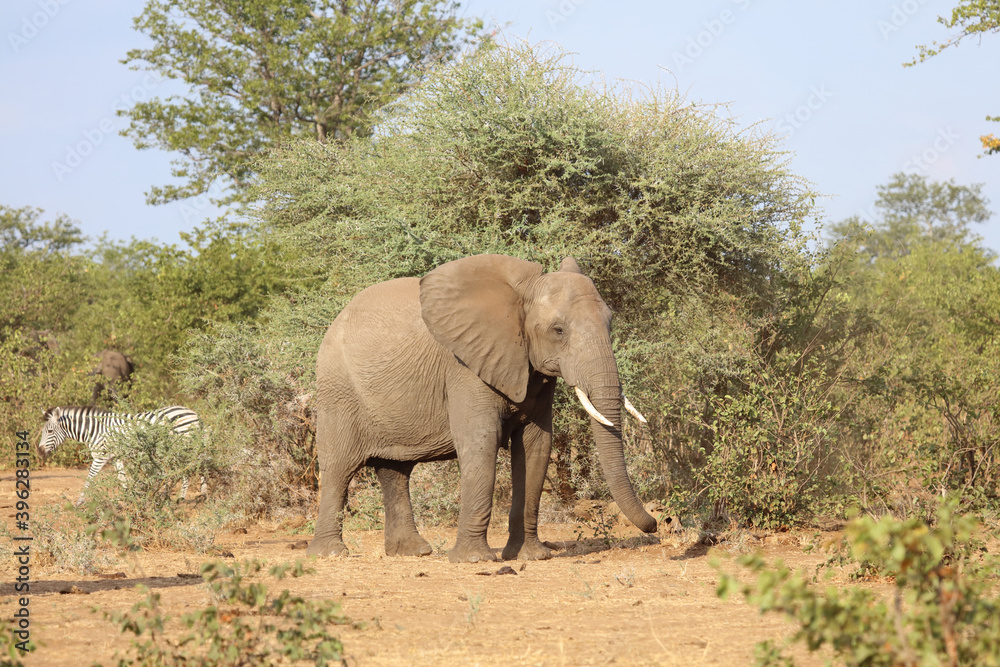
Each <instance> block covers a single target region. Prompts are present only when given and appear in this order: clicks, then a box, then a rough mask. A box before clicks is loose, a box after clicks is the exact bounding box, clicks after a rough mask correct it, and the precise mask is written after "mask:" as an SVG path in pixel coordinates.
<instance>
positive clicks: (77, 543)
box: [0, 507, 115, 575]
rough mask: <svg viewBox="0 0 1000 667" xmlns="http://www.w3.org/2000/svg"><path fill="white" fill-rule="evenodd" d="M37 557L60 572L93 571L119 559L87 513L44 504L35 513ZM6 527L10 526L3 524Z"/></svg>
mask: <svg viewBox="0 0 1000 667" xmlns="http://www.w3.org/2000/svg"><path fill="white" fill-rule="evenodd" d="M32 518H33V524H32V528H33V529H34V541H33V544H32V547H31V549H32V553H33V554H34V556H33V558H35V559H36V562H37V563H39V564H40V565H46V566H48V567H51V568H52V569H53V570H54V571H56V572H73V573H76V574H83V575H92V574H96V573H98V572H101V571H103V570H105V569H107V568H108V567H111V566H112V565H113V564H114V563H115V559H114V557H113V555H112V554H111V553H109V552H108V550H107V549H104V548H102V545H101V543H100V542H99V541H98V540H97V539H95V537H94V531H93V530H92V528H91V526H90V525H89V522H88V521H87V520H86V518H85V517H82V516H80V514H79V512H77V511H76V510H75V509H73V508H71V507H68V508H60V507H42V508H39V510H38V511H37V512H35V513H34V515H33V517H32ZM0 531H6V528H5V527H3V528H0Z"/></svg>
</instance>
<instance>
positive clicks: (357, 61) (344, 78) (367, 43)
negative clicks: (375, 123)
mask: <svg viewBox="0 0 1000 667" xmlns="http://www.w3.org/2000/svg"><path fill="white" fill-rule="evenodd" d="M456 12H457V5H456V4H455V3H452V2H451V1H450V0H433V1H431V2H419V1H418V0H392V1H386V0H351V1H350V2H332V1H331V0H296V1H295V2H283V3H274V2H269V1H266V0H253V1H251V2H222V3H218V2H210V1H208V0H150V1H149V2H147V4H146V6H145V9H144V10H143V12H142V14H140V15H139V16H138V17H136V19H135V21H134V23H135V28H136V29H137V30H139V31H140V32H142V33H143V34H144V35H146V36H147V37H148V38H149V39H151V40H152V41H153V46H152V47H151V48H148V49H133V50H131V51H129V53H128V55H127V57H126V58H125V60H124V61H123V62H125V63H127V64H131V65H132V66H133V67H134V68H135V69H148V70H151V71H153V72H155V73H156V74H157V75H158V76H159V77H161V80H162V79H172V80H176V81H179V82H182V83H183V84H184V85H185V88H186V89H187V90H186V91H185V94H184V95H174V96H170V97H166V98H165V99H161V98H154V99H151V100H147V101H143V102H138V103H137V104H136V105H135V106H134V107H132V108H131V109H128V110H123V111H121V112H120V113H121V115H125V116H128V118H129V119H130V121H131V124H130V126H129V128H128V129H127V130H126V131H125V133H126V134H127V135H129V136H131V137H132V138H133V140H134V141H135V144H136V147H137V148H140V149H144V148H150V147H158V148H162V149H165V150H170V151H179V152H180V154H181V156H182V157H181V158H180V159H178V160H176V161H175V162H174V169H173V175H174V176H175V177H177V178H180V179H183V181H185V182H183V183H182V184H180V185H166V186H161V187H154V188H153V189H152V191H151V192H150V193H149V196H148V198H149V200H150V202H153V203H162V202H166V201H171V200H175V199H181V198H184V197H191V196H194V195H198V194H201V193H204V192H210V188H211V187H212V185H213V184H214V183H216V182H218V180H219V179H224V185H223V187H227V188H229V190H230V191H229V193H228V194H227V195H226V196H225V197H220V196H216V198H217V199H218V200H220V201H224V202H230V201H242V200H244V198H245V197H244V196H245V192H244V191H245V187H246V185H247V181H248V179H249V178H250V177H251V175H252V173H253V167H252V162H253V160H254V159H255V158H256V157H258V156H259V155H261V154H262V153H263V152H265V151H266V150H267V149H268V148H271V147H274V146H278V145H281V144H282V143H284V142H286V141H287V140H289V139H290V138H292V137H296V136H303V135H306V136H314V137H316V138H317V139H318V140H319V141H325V140H327V139H343V138H346V137H348V136H351V135H353V134H362V135H367V134H369V133H370V131H371V126H372V121H371V118H372V114H373V112H374V111H375V110H377V109H378V108H379V107H381V106H382V105H384V104H386V103H387V102H389V101H391V100H392V99H394V98H395V97H396V96H398V95H399V94H401V93H403V92H404V91H406V90H407V89H408V88H409V87H410V86H412V85H413V83H415V82H416V81H419V80H420V78H421V76H422V74H423V68H424V67H426V66H427V65H430V64H432V63H436V62H442V61H447V60H448V59H450V58H452V57H454V55H455V54H456V53H457V50H458V49H459V47H460V46H461V44H462V43H463V41H465V40H466V39H474V38H475V37H476V35H477V33H478V30H479V28H480V24H479V23H478V22H476V21H470V20H466V19H462V18H458V17H457V15H456Z"/></svg>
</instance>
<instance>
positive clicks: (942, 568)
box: [718, 502, 1000, 667]
mask: <svg viewBox="0 0 1000 667" xmlns="http://www.w3.org/2000/svg"><path fill="white" fill-rule="evenodd" d="M978 528H979V524H978V521H977V520H976V519H975V518H973V517H970V516H959V515H957V514H956V513H955V503H954V502H946V503H943V504H942V505H941V507H940V508H939V509H938V512H937V522H936V524H935V525H933V526H928V525H927V524H926V523H924V522H923V521H921V520H919V519H908V520H905V521H898V520H895V519H892V518H890V517H885V518H883V519H881V520H879V521H875V520H873V519H871V518H870V517H864V518H860V519H856V520H854V521H853V522H851V523H850V524H848V526H847V528H846V529H845V534H846V538H847V545H848V549H849V553H850V556H851V558H852V559H853V560H854V561H856V562H858V563H868V565H866V567H867V568H874V569H875V571H877V572H879V573H881V575H882V576H884V577H886V578H887V579H888V580H891V581H893V582H894V584H895V586H894V591H893V593H892V595H891V596H890V599H888V600H886V599H883V597H882V596H880V595H879V594H878V593H876V592H875V591H873V590H871V589H868V588H860V587H850V588H847V589H846V590H845V589H842V588H838V587H836V586H833V585H832V584H831V585H828V586H827V587H826V589H825V590H823V591H819V590H817V588H816V586H815V585H814V584H815V581H814V579H813V578H811V577H808V576H806V575H805V573H803V572H792V571H791V570H790V569H788V568H787V567H785V566H784V565H783V564H782V563H780V562H776V563H775V564H773V565H769V564H767V563H765V562H764V560H763V559H762V558H761V556H760V555H759V554H752V555H747V556H743V557H741V558H740V559H739V560H738V562H739V563H740V564H741V565H743V566H745V567H747V568H749V569H750V571H751V572H753V573H755V574H756V575H757V581H756V583H754V584H749V585H741V584H740V583H739V582H738V581H737V580H736V579H735V578H734V577H732V576H730V575H727V574H722V575H721V576H720V579H719V586H718V594H719V596H720V597H723V598H725V597H727V596H728V595H729V594H730V593H731V592H733V591H740V592H742V594H743V595H744V597H745V598H746V599H747V600H748V601H749V602H751V603H752V604H756V605H757V606H758V607H760V609H761V611H762V612H764V611H777V612H782V613H784V614H786V615H787V616H789V617H790V618H792V619H794V620H795V621H797V622H798V623H799V629H798V630H797V631H796V632H795V634H794V635H793V636H792V637H791V639H790V640H789V641H790V642H804V643H805V645H806V646H807V648H808V649H809V650H810V651H816V650H818V649H820V648H821V647H824V646H828V647H830V648H831V649H832V650H833V653H834V655H835V656H836V657H837V659H838V660H840V661H843V662H844V663H845V664H848V665H870V666H873V667H876V666H881V665H885V666H886V667H889V666H895V665H1000V598H998V597H997V593H996V585H997V575H998V572H1000V557H997V556H995V555H991V554H988V553H986V552H985V549H984V548H983V546H982V543H981V542H980V541H979V539H978V538H977V537H976V535H977V532H978ZM758 664H767V665H774V664H784V665H789V664H792V662H791V660H790V659H789V658H787V657H785V656H784V655H783V653H782V651H781V649H780V648H779V647H777V646H775V645H773V644H770V643H767V644H764V645H760V646H759V647H758Z"/></svg>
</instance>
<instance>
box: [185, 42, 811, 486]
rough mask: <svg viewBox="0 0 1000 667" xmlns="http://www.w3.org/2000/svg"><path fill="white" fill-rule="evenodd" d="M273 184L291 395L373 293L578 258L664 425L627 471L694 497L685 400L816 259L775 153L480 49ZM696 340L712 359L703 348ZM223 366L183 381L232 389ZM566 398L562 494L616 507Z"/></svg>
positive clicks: (262, 217) (267, 196) (277, 313)
mask: <svg viewBox="0 0 1000 667" xmlns="http://www.w3.org/2000/svg"><path fill="white" fill-rule="evenodd" d="M259 174H260V176H259V179H258V182H257V184H256V190H255V192H254V197H255V198H256V199H258V200H260V201H261V202H262V207H261V208H260V209H259V210H258V211H256V212H254V216H255V222H256V224H257V228H258V230H259V232H260V233H261V234H262V235H263V236H264V237H265V238H266V239H268V241H269V242H271V243H274V244H276V245H278V246H280V247H282V248H283V249H284V256H286V257H289V258H294V259H291V260H290V261H293V262H295V263H296V264H295V267H294V268H293V269H292V273H294V274H295V275H296V276H297V280H296V283H295V288H294V289H293V290H291V291H290V292H288V293H287V294H286V295H285V296H283V297H282V298H279V299H276V300H275V301H274V302H273V303H272V305H271V306H270V307H269V308H268V310H267V313H268V321H267V322H266V323H263V324H262V325H261V327H260V330H259V332H258V334H257V335H258V336H259V337H260V343H259V345H261V346H262V347H267V348H268V349H269V350H271V351H272V355H271V356H270V357H268V359H275V362H274V366H272V367H271V368H272V370H273V371H285V376H286V377H287V378H289V380H290V382H291V383H292V384H293V385H294V386H295V387H296V389H295V391H300V392H303V393H309V392H310V391H311V387H312V385H313V382H314V379H313V370H312V368H311V364H312V363H313V361H314V360H315V355H316V351H317V349H318V346H319V342H320V340H321V338H322V335H323V332H324V331H325V329H326V327H327V326H328V325H329V322H330V321H331V320H332V319H333V318H334V317H335V315H336V314H337V312H338V311H339V310H340V308H342V307H343V305H344V304H345V303H347V301H348V300H349V299H350V298H352V297H353V296H354V295H355V294H356V293H358V292H359V291H361V290H362V289H363V288H365V287H367V286H369V285H371V284H373V283H377V282H380V281H383V280H388V279H392V278H397V277H402V276H419V275H423V274H425V273H426V272H427V271H429V270H431V269H432V268H434V267H435V266H437V265H439V264H441V263H443V262H446V261H449V260H452V259H456V258H458V257H462V256H466V255H470V254H475V253H483V252H495V253H502V254H507V255H513V256H518V257H522V258H525V259H530V260H534V261H538V262H540V263H541V264H543V265H545V266H546V267H547V268H549V269H554V268H555V267H557V266H558V265H559V262H560V261H561V260H562V258H563V257H564V256H567V255H573V256H575V257H577V258H578V259H579V260H580V262H581V265H582V266H583V268H584V271H585V272H586V273H587V274H588V275H589V276H590V277H591V278H593V280H594V282H595V283H596V285H597V287H598V289H599V290H600V292H601V294H602V295H603V296H604V298H605V300H606V301H607V302H608V304H609V305H610V306H611V308H612V309H613V310H614V312H615V324H614V330H615V351H616V354H617V356H618V359H619V365H620V368H621V371H622V379H623V382H624V384H625V387H626V391H627V392H628V393H629V395H630V397H631V398H632V400H633V402H634V403H636V405H637V406H638V407H639V408H640V409H641V410H642V411H643V412H645V413H646V416H647V417H649V418H650V419H651V429H650V433H649V436H650V438H649V440H648V443H647V441H645V440H644V441H643V443H644V444H643V447H644V451H643V453H641V454H640V455H641V456H643V457H645V458H644V460H645V461H646V462H647V463H648V464H649V468H648V469H646V470H641V469H636V468H635V466H634V465H633V463H632V462H630V470H634V471H635V472H636V475H637V480H638V482H639V486H640V487H641V488H642V489H643V490H644V492H648V493H650V494H655V495H664V494H666V493H668V492H670V490H671V488H672V485H674V484H686V485H688V486H687V487H686V488H687V489H689V490H690V486H691V485H694V484H697V483H698V482H697V481H696V480H694V478H693V475H692V474H690V473H691V471H693V470H694V469H695V468H696V467H697V463H698V461H697V460H695V459H696V458H697V456H702V458H703V454H702V455H694V458H692V459H691V460H690V461H688V457H687V454H685V466H682V467H684V468H685V472H684V473H682V474H679V475H677V476H675V477H672V476H671V474H670V473H669V472H668V471H669V470H670V469H671V468H673V467H674V466H672V465H671V463H672V462H669V461H668V460H666V459H667V458H668V457H667V456H664V457H660V456H659V454H660V453H661V452H662V451H664V450H670V451H672V452H674V454H676V452H677V451H678V450H677V448H673V449H671V447H670V444H669V443H670V442H671V441H672V442H674V443H676V442H677V441H678V440H683V441H684V443H683V444H682V448H685V447H687V448H689V450H690V451H691V452H696V451H703V449H702V447H701V446H702V444H703V443H701V442H700V440H701V439H702V438H705V439H707V440H708V441H709V442H707V443H705V444H709V445H710V444H711V443H710V440H711V437H712V435H711V431H710V429H708V428H707V426H706V425H705V424H702V425H700V426H696V427H691V426H690V424H689V423H688V422H684V421H680V422H679V421H677V420H675V419H674V415H675V414H677V413H678V412H679V411H680V407H679V406H684V407H685V409H686V405H687V404H688V403H692V404H695V403H698V402H704V401H703V399H704V398H705V396H706V392H707V393H708V394H711V393H712V392H713V388H714V387H715V385H716V384H718V383H719V382H721V383H731V382H733V376H734V373H738V372H739V368H738V364H737V363H736V362H737V361H738V360H737V359H736V357H737V356H738V355H736V354H734V353H733V352H732V351H731V349H732V348H731V347H730V348H729V349H727V345H728V340H729V339H732V338H733V337H735V336H737V335H738V334H739V332H740V331H741V330H742V329H741V328H742V327H744V326H745V322H746V321H748V320H753V319H754V318H756V317H759V316H761V315H768V316H772V315H773V313H772V312H771V310H772V309H773V308H774V303H775V302H776V300H777V299H778V298H779V295H780V293H779V291H778V286H779V285H782V284H783V283H784V282H785V281H786V280H788V279H790V276H792V275H793V273H794V272H796V271H799V272H800V271H802V270H804V269H805V268H807V265H808V261H807V257H806V256H805V254H804V248H805V242H806V239H805V237H804V235H803V234H802V233H801V227H802V224H803V223H804V221H805V218H806V217H807V216H808V215H809V213H810V211H811V205H812V197H813V195H812V193H811V192H810V189H809V187H808V186H807V185H806V184H804V183H803V182H801V181H800V180H799V179H797V178H795V177H794V176H793V175H792V174H790V173H789V172H788V170H787V168H786V165H785V162H784V158H783V157H782V156H781V154H780V153H779V152H778V151H777V150H776V147H775V145H774V144H773V143H772V141H771V140H770V139H768V138H765V137H761V136H759V135H757V134H754V133H741V132H740V131H739V130H738V129H737V127H736V125H735V123H733V122H731V121H730V120H728V119H726V118H723V117H722V116H721V115H717V114H716V113H714V110H713V109H710V108H707V107H699V106H698V105H694V104H691V103H689V102H687V101H685V100H684V99H682V98H681V97H680V96H678V95H677V94H676V93H675V92H673V91H669V90H664V89H660V88H654V89H643V90H634V89H627V88H625V87H621V88H609V87H606V86H603V85H601V84H599V83H594V82H593V80H592V79H589V78H588V77H587V75H586V74H585V73H583V72H581V71H580V70H578V69H577V68H575V67H574V66H573V65H572V64H571V63H570V62H569V58H568V56H567V55H566V54H565V53H563V52H561V51H559V50H558V49H556V48H552V49H544V48H533V47H529V46H524V45H520V44H517V45H500V46H486V47H484V48H482V49H480V50H478V51H477V52H476V53H474V54H470V55H469V56H468V57H466V58H465V59H463V60H462V62H460V63H457V64H454V65H449V66H447V67H442V68H440V69H438V70H436V71H435V72H433V73H431V74H430V75H429V77H428V79H427V80H426V82H425V83H423V84H422V85H420V86H418V87H416V88H415V89H414V90H413V91H411V92H410V93H409V94H407V95H406V96H404V97H402V98H400V100H399V101H398V102H396V103H394V104H393V105H391V106H390V107H389V108H387V109H386V110H385V111H384V113H383V115H382V116H381V119H380V123H379V124H378V126H377V130H376V132H375V134H374V136H373V137H371V138H363V137H355V138H353V139H351V140H350V141H347V142H345V143H342V144H341V143H319V142H314V141H299V142H290V143H288V144H287V145H285V146H283V147H282V149H281V150H279V151H277V152H276V153H274V154H273V155H271V156H269V157H267V158H265V159H264V160H263V162H262V164H261V165H260V169H259ZM719 313H726V316H724V317H720V315H719ZM685 327H692V328H694V329H695V330H694V331H693V333H694V334H695V336H694V337H688V336H687V335H686V334H687V333H688V332H687V331H684V328H685ZM224 335H225V334H224ZM696 340H697V341H698V342H701V341H708V342H709V343H710V347H711V348H712V352H711V353H710V354H705V353H704V350H702V353H701V354H695V349H696V348H698V342H695V341H696ZM279 347H281V348H284V350H294V354H292V355H289V354H287V353H286V352H285V351H284V350H282V349H278V348H279ZM688 351H691V352H692V354H691V355H690V356H685V353H686V352H688ZM716 353H717V354H716ZM678 357H682V358H678ZM223 358H224V357H223V356H221V355H218V356H217V357H216V358H210V359H207V363H197V364H195V365H193V366H192V368H191V371H190V373H189V374H191V375H193V374H195V373H198V374H201V375H202V376H204V375H205V374H204V373H203V371H202V369H204V368H208V369H210V370H211V371H212V372H213V373H216V374H219V375H223V374H225V373H226V372H227V367H226V366H225V365H224V364H223V363H222V360H223ZM306 360H307V361H308V362H309V364H310V367H307V368H306V369H304V370H302V371H301V372H300V371H299V370H298V368H299V367H300V366H301V364H303V362H304V361H306ZM709 376H715V377H717V378H718V380H717V381H716V380H713V379H711V378H710V377H709ZM692 393H696V394H697V396H693V397H692ZM725 393H727V392H725V391H722V393H721V394H720V395H724V394H725ZM239 400H244V399H239ZM557 400H558V405H557V408H556V424H555V432H556V434H557V439H556V447H557V451H558V452H559V453H560V457H561V460H560V465H561V466H562V468H561V470H560V473H559V475H558V478H559V479H560V487H561V490H560V496H562V497H564V498H566V499H569V496H571V495H574V494H584V495H589V496H603V495H606V494H607V489H606V487H605V486H604V482H603V480H602V479H601V476H600V475H599V474H595V472H596V471H597V470H599V465H597V464H596V462H595V459H594V452H593V449H592V447H591V445H590V438H591V434H590V428H589V421H588V420H587V418H586V416H585V414H584V413H583V412H582V410H581V409H580V408H579V406H578V404H577V403H576V402H575V401H567V400H566V398H565V396H563V395H562V392H560V397H559V398H558V399H557ZM699 416H700V415H699ZM691 437H693V438H694V441H695V442H694V446H691V445H692V443H691V442H690V438H691ZM272 438H273V439H280V440H293V439H294V437H292V433H291V432H289V431H284V432H280V433H275V435H274V436H272ZM661 448H662V449H661ZM627 455H628V456H629V457H633V456H635V455H636V453H634V452H632V451H629V452H628V453H627Z"/></svg>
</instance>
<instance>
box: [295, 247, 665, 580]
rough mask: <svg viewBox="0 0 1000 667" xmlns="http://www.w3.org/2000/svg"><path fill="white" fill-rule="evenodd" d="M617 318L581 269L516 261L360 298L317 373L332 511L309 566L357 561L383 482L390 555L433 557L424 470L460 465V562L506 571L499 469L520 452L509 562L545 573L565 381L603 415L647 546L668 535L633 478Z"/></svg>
mask: <svg viewBox="0 0 1000 667" xmlns="http://www.w3.org/2000/svg"><path fill="white" fill-rule="evenodd" d="M610 327H611V310H610V309H609V308H608V306H607V305H606V304H605V303H604V301H603V300H602V299H601V296H600V294H598V292H597V289H596V288H595V287H594V284H593V282H591V280H590V279H589V278H587V277H586V276H584V275H583V274H582V272H581V271H580V267H579V266H578V265H577V263H576V261H575V260H574V259H572V258H566V259H564V260H563V262H562V265H561V267H560V269H559V271H555V272H552V273H544V272H543V268H542V266H541V265H539V264H536V263H533V262H527V261H524V260H521V259H516V258H513V257H505V256H502V255H476V256H473V257H466V258H464V259H459V260H456V261H453V262H449V263H447V264H443V265H441V266H439V267H438V268H436V269H434V270H433V271H431V272H430V273H428V274H427V275H426V276H424V277H423V278H400V279H397V280H391V281H389V282H385V283H380V284H378V285H374V286H372V287H369V288H367V289H365V290H363V291H362V292H360V293H359V294H358V295H357V296H355V297H354V299H353V300H352V301H351V302H350V303H349V304H348V305H347V306H346V307H345V308H344V309H343V311H341V313H340V314H339V315H338V316H337V318H336V319H335V320H334V322H333V324H331V325H330V328H329V329H328V330H327V332H326V336H325V337H324V339H323V343H322V345H321V346H320V349H319V357H318V363H317V378H316V382H317V418H318V421H317V431H316V444H317V449H318V452H319V464H320V471H321V475H322V476H321V489H322V491H321V496H320V505H319V516H318V518H317V521H316V533H315V536H314V537H313V540H312V542H311V543H310V544H309V547H308V553H310V554H317V555H321V556H325V555H331V554H333V555H337V554H343V553H346V551H347V548H346V547H345V545H344V542H343V535H342V524H343V509H344V505H345V503H346V499H347V487H348V483H349V482H350V480H351V478H352V476H353V475H354V474H355V473H356V472H357V471H358V470H359V469H360V468H361V467H362V466H365V465H368V466H372V467H374V468H375V472H376V475H377V477H378V479H379V483H380V485H381V487H382V496H383V500H384V503H385V551H386V554H388V555H425V554H429V553H431V547H430V545H429V544H428V543H427V541H426V540H424V538H422V537H421V536H420V534H419V533H418V532H417V528H416V524H415V523H414V520H413V509H412V506H411V503H410V490H409V480H410V473H411V471H412V470H413V467H414V465H415V464H416V463H418V462H421V461H439V460H444V459H452V458H456V457H457V458H458V464H459V471H460V480H461V481H460V487H461V509H460V512H459V520H458V539H457V541H456V543H455V546H454V548H453V549H452V550H451V551H450V552H449V554H448V556H449V559H450V560H451V561H453V562H465V561H471V562H476V561H480V560H495V556H494V553H493V551H492V550H491V549H490V547H489V545H488V544H487V541H486V529H487V527H488V525H489V522H490V514H491V511H492V502H493V488H494V482H495V475H496V461H497V453H498V450H499V449H500V447H503V446H506V445H507V444H508V443H509V446H510V452H511V467H512V470H511V473H512V474H511V478H512V486H513V493H512V501H511V503H512V504H511V510H510V519H509V531H510V535H509V538H508V540H507V545H506V546H505V547H504V549H503V552H502V556H503V558H504V559H512V558H519V559H522V560H533V559H544V558H549V557H550V556H551V551H550V548H549V546H547V545H546V544H545V543H543V542H541V541H540V540H539V538H538V533H537V526H538V503H539V499H540V497H541V493H542V484H543V482H544V480H545V471H546V467H547V466H548V463H549V450H550V448H551V444H552V398H553V393H554V391H555V379H556V378H557V377H561V378H563V379H564V380H565V381H566V382H567V383H568V384H570V385H571V386H573V387H575V388H576V392H577V395H578V396H579V397H580V399H581V401H582V402H583V403H584V406H585V407H586V408H587V410H588V412H589V413H590V414H591V427H592V429H593V431H594V437H595V439H596V442H597V449H598V452H599V455H600V459H601V466H602V468H603V470H604V475H605V478H606V479H607V482H608V486H609V487H610V489H611V493H612V495H613V496H614V498H615V501H617V503H618V505H619V507H621V509H622V511H623V513H624V514H625V515H626V516H627V517H628V519H629V520H630V521H631V522H632V523H634V524H635V525H636V526H638V527H639V528H640V529H641V530H643V531H645V532H647V533H650V532H653V531H655V530H656V520H655V519H654V518H653V517H652V516H650V515H649V514H648V513H647V512H646V511H645V510H644V509H643V507H642V504H641V503H640V502H639V499H638V498H637V497H636V494H635V491H634V490H633V488H632V484H631V481H630V480H629V477H628V473H627V472H626V470H625V458H624V454H623V450H622V435H621V421H620V420H621V408H622V405H623V404H624V405H625V406H626V408H627V409H629V410H630V411H632V412H633V414H635V415H636V416H637V418H640V419H641V415H639V413H638V412H636V411H635V409H634V408H632V406H631V404H630V403H628V401H627V399H625V398H624V394H623V393H622V389H621V384H620V382H619V379H618V369H617V367H616V365H615V358H614V355H613V353H612V348H611V336H610Z"/></svg>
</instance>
